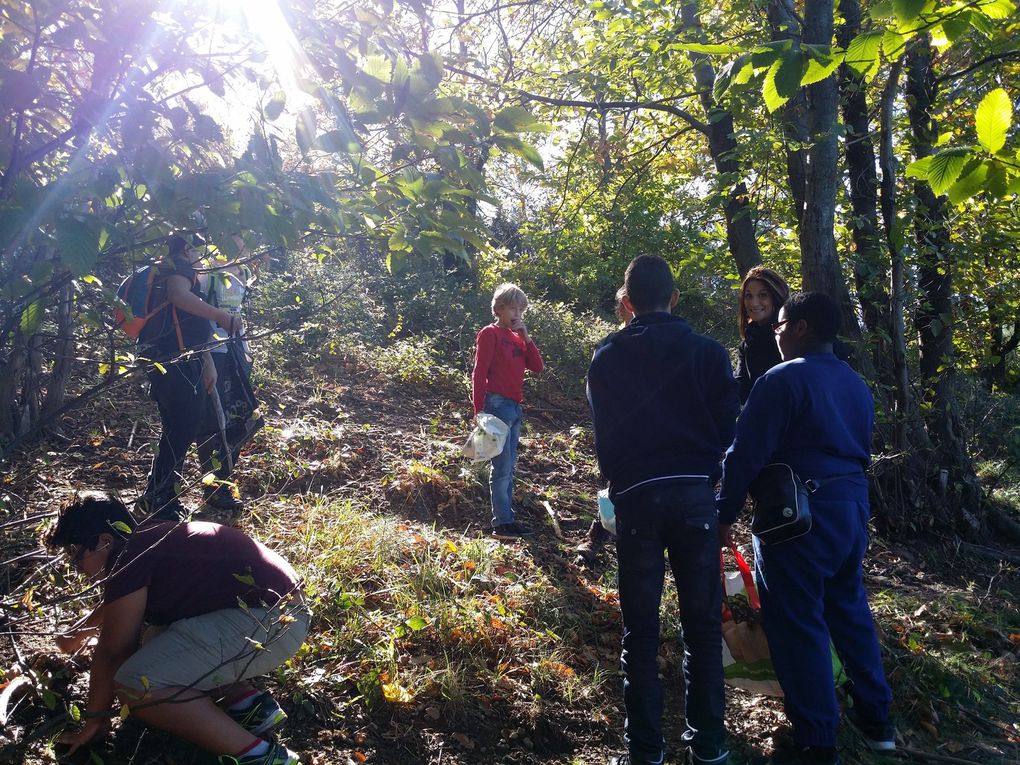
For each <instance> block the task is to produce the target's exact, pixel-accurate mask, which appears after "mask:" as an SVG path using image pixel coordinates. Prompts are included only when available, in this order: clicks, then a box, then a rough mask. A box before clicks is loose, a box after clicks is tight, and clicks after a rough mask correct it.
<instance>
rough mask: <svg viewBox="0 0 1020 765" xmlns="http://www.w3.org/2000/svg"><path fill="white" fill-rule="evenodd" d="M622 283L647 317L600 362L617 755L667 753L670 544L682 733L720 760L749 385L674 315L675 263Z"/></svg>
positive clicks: (592, 384)
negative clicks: (614, 575) (612, 549)
mask: <svg viewBox="0 0 1020 765" xmlns="http://www.w3.org/2000/svg"><path fill="white" fill-rule="evenodd" d="M624 286H625V288H626V296H625V297H624V301H625V304H626V305H627V308H628V309H629V310H630V311H632V312H633V313H634V315H635V318H634V320H633V321H632V322H631V323H630V325H629V326H627V327H626V328H625V329H622V330H620V331H619V332H616V333H615V334H613V335H611V336H610V337H609V338H608V339H607V340H606V342H605V343H604V344H603V345H602V346H601V347H600V348H599V349H598V350H597V351H596V352H595V356H594V358H593V359H592V362H591V368H590V369H589V370H588V402H589V404H590V405H591V411H592V419H593V420H594V425H595V451H596V453H597V456H598V461H599V468H600V469H601V471H602V474H603V477H605V478H606V479H608V481H609V494H610V498H611V499H612V500H613V502H614V504H615V505H616V529H617V541H616V551H617V556H618V558H619V588H620V608H621V610H622V612H623V628H624V632H623V654H622V656H621V663H622V665H623V671H624V678H625V679H624V702H625V704H626V707H627V722H626V725H625V740H626V742H627V746H628V749H629V753H628V754H627V755H624V756H623V757H622V758H619V759H617V760H615V762H618V763H621V764H622V763H661V762H663V758H664V754H665V742H664V739H663V735H662V708H663V699H662V686H661V683H660V681H659V676H658V666H657V663H656V657H657V656H658V648H659V605H660V601H661V598H662V586H663V579H664V576H665V564H664V560H663V552H664V551H665V552H668V553H669V561H670V567H671V568H672V569H673V577H674V579H675V581H676V587H677V592H678V595H679V599H680V613H681V625H682V627H683V637H684V646H685V648H686V657H685V660H684V675H685V677H686V681H687V683H686V689H687V730H686V731H685V733H684V740H685V741H687V742H688V743H689V745H690V747H691V756H692V758H693V762H694V763H696V764H698V765H701V764H702V763H717V764H719V765H721V763H723V762H725V760H726V758H727V755H728V752H727V750H726V731H725V727H724V723H723V711H724V695H723V672H722V661H721V659H720V657H721V655H722V632H721V606H722V592H721V585H720V575H719V529H718V521H717V515H716V512H715V502H714V498H715V495H714V490H713V487H714V485H715V481H716V479H717V478H718V477H719V459H720V457H721V455H722V452H723V450H724V449H725V448H726V445H727V444H728V443H729V442H730V440H731V439H732V436H733V426H734V421H735V420H736V416H737V408H738V401H737V384H736V382H735V381H734V379H733V372H732V370H731V369H730V360H729V354H727V353H726V350H725V349H724V348H723V347H722V346H721V345H719V343H717V342H715V341H714V340H710V339H708V338H706V337H702V336H701V335H697V334H695V333H694V332H692V331H691V328H690V327H689V326H688V324H687V322H686V321H684V320H683V319H681V318H679V317H675V316H672V315H671V314H670V310H671V309H672V308H673V307H674V306H675V305H676V302H677V299H678V297H679V293H678V292H677V290H676V289H675V288H674V284H673V274H672V272H671V271H670V268H669V265H668V264H667V263H666V261H664V260H663V259H662V258H658V257H654V256H649V255H642V256H640V257H638V258H635V259H634V260H633V261H631V263H630V265H629V266H628V267H627V273H626V278H625V282H624Z"/></svg>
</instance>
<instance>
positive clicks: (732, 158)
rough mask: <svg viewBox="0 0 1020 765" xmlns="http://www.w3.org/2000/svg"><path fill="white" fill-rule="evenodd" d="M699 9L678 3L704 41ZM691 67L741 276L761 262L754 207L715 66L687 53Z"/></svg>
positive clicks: (693, 3)
mask: <svg viewBox="0 0 1020 765" xmlns="http://www.w3.org/2000/svg"><path fill="white" fill-rule="evenodd" d="M700 13H701V9H700V8H699V7H698V3H697V0H686V2H684V4H683V6H682V7H681V14H682V20H683V25H684V30H685V31H686V32H687V33H688V34H689V35H690V37H691V39H692V40H696V41H697V42H702V43H704V42H707V39H706V37H705V31H704V29H703V28H702V26H701V16H700ZM688 55H689V57H690V60H691V66H692V67H693V68H694V79H695V81H696V82H697V84H698V90H699V91H700V93H701V105H702V108H704V110H705V116H706V117H707V118H708V151H709V154H711V156H712V162H713V163H714V164H715V169H716V172H718V173H719V184H720V185H721V186H723V187H726V188H728V191H727V195H726V203H725V205H723V215H724V216H725V218H726V242H727V244H728V245H729V248H730V253H731V254H732V255H733V260H734V261H735V262H736V264H737V270H738V271H739V272H740V276H741V277H743V276H744V274H746V273H747V272H748V271H749V270H751V268H753V267H754V266H757V265H759V264H760V263H761V250H759V249H758V240H757V238H756V237H755V233H754V214H753V213H754V210H753V208H752V207H751V203H750V197H749V196H748V193H747V184H746V183H745V182H744V180H743V178H744V175H743V171H742V169H741V167H740V147H739V146H738V144H737V139H736V136H735V135H734V131H733V115H732V114H731V113H730V112H728V111H726V110H725V109H722V108H720V107H719V105H718V104H717V103H716V102H715V97H714V96H713V94H712V91H713V87H714V86H715V68H714V67H713V66H712V61H711V59H710V58H709V57H708V56H706V55H704V54H702V53H690V54H688Z"/></svg>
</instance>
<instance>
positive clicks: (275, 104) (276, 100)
mask: <svg viewBox="0 0 1020 765" xmlns="http://www.w3.org/2000/svg"><path fill="white" fill-rule="evenodd" d="M286 105H287V94H286V93H284V92H283V91H282V90H278V91H276V92H275V93H274V94H273V97H272V99H271V100H270V101H269V103H268V104H266V107H265V109H263V113H264V114H265V115H266V119H268V120H269V121H273V120H275V119H276V118H277V117H279V116H280V115H281V114H283V107H284V106H286Z"/></svg>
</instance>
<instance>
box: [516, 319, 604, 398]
mask: <svg viewBox="0 0 1020 765" xmlns="http://www.w3.org/2000/svg"><path fill="white" fill-rule="evenodd" d="M525 321H526V322H527V324H528V332H530V333H531V335H532V336H533V337H534V338H535V343H536V344H537V345H538V347H539V350H541V352H542V357H543V359H544V361H545V373H544V374H542V375H541V376H538V377H536V378H533V379H534V382H533V383H532V384H531V386H532V387H533V389H534V390H535V391H536V392H538V393H540V394H541V393H542V392H544V391H547V390H549V389H550V388H551V387H558V388H559V389H560V390H562V391H563V392H565V393H567V394H569V395H576V396H581V395H584V378H585V375H587V374H588V364H589V363H590V362H591V355H592V353H593V352H594V350H595V346H596V345H598V343H599V342H600V341H601V340H602V339H603V338H604V337H605V336H606V335H608V334H609V333H610V332H612V331H614V330H615V329H616V326H615V325H613V324H610V323H609V322H608V321H606V320H605V319H601V318H599V317H597V316H595V315H593V314H590V313H589V314H575V313H573V312H571V311H570V310H569V309H568V308H567V306H565V305H563V304H562V303H547V302H546V301H544V300H532V301H531V307H530V308H529V309H528V313H527V315H526V317H525Z"/></svg>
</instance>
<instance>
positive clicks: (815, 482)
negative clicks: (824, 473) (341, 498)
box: [804, 473, 860, 494]
mask: <svg viewBox="0 0 1020 765" xmlns="http://www.w3.org/2000/svg"><path fill="white" fill-rule="evenodd" d="M856 475H860V473H840V474H839V475H830V476H829V477H827V478H809V479H807V480H806V481H804V488H805V489H807V490H808V494H814V493H815V492H816V491H818V490H819V489H820V488H822V487H823V486H825V485H826V484H828V483H832V482H833V481H839V480H841V479H843V478H853V477H854V476H856Z"/></svg>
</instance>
